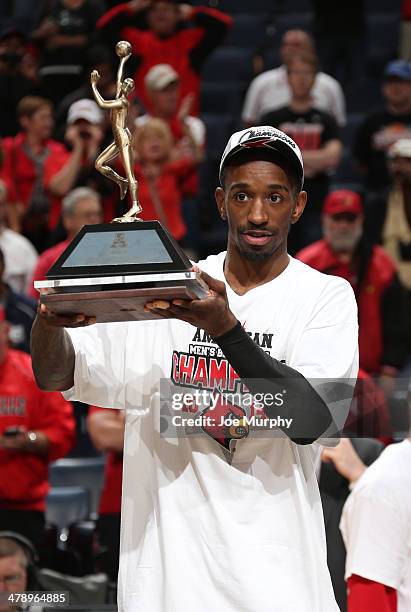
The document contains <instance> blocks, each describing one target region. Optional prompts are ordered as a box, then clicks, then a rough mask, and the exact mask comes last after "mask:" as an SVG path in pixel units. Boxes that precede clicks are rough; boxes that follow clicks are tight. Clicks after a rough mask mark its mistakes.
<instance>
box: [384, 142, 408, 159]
mask: <svg viewBox="0 0 411 612" xmlns="http://www.w3.org/2000/svg"><path fill="white" fill-rule="evenodd" d="M388 157H389V158H391V159H392V158H394V157H411V138H400V139H399V140H397V142H394V144H393V145H391V147H390V148H389V150H388Z"/></svg>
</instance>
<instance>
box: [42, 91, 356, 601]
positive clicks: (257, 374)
mask: <svg viewBox="0 0 411 612" xmlns="http://www.w3.org/2000/svg"><path fill="white" fill-rule="evenodd" d="M121 95H123V94H120V96H119V99H120V98H121ZM112 108H114V107H112ZM116 108H117V107H116ZM122 125H123V127H124V123H123V124H122ZM115 138H116V137H115ZM119 142H120V141H116V140H115V143H116V147H118V148H119V144H118V143H119ZM120 144H121V143H120ZM112 151H113V153H114V151H115V148H113V149H112ZM107 159H108V157H107V156H106V157H105V161H107ZM126 175H127V176H128V174H127V171H126ZM111 178H113V177H111ZM303 180H304V172H303V163H302V158H301V153H300V151H299V149H298V147H297V145H296V144H295V143H294V142H293V141H292V140H291V139H290V138H288V136H286V135H285V134H283V133H282V132H280V131H279V130H276V129H274V128H271V127H268V126H262V127H261V126H260V127H255V128H250V129H247V130H243V131H241V132H237V133H235V134H233V135H232V136H231V138H230V140H229V142H228V144H227V147H226V149H225V151H224V153H223V155H222V159H221V165H220V183H221V184H220V186H219V187H218V188H217V189H216V202H217V206H218V210H219V213H220V215H221V217H222V218H223V219H224V220H225V221H226V222H227V224H228V242H227V251H226V252H223V253H220V254H218V255H211V256H209V257H208V258H207V259H206V260H204V261H201V262H199V264H198V268H195V270H194V272H193V273H195V274H196V275H197V276H199V277H200V278H201V280H202V282H205V283H206V284H207V286H208V289H207V291H206V292H204V294H203V295H201V296H200V297H195V298H192V299H189V298H188V297H173V296H171V297H170V298H169V299H165V298H164V296H162V295H156V294H155V292H156V287H153V288H151V289H150V293H147V294H146V298H145V306H144V312H145V313H146V314H147V315H149V316H150V318H151V319H152V320H147V321H144V320H139V321H137V322H136V321H127V320H123V321H122V322H114V323H113V322H107V323H98V324H95V322H96V316H95V315H93V312H92V311H91V310H89V313H88V314H85V313H84V312H82V311H81V310H73V311H71V312H61V311H60V312H57V311H53V310H52V309H51V308H49V307H48V306H47V305H46V303H42V304H41V306H40V307H39V311H38V315H37V319H36V321H35V324H34V326H33V331H32V355H33V369H34V372H35V376H36V380H37V383H38V385H39V386H40V387H41V388H43V389H47V390H60V391H62V392H63V393H64V396H65V397H66V399H72V400H74V399H75V400H81V401H83V402H85V403H89V404H94V405H98V406H105V407H112V408H124V409H125V411H126V428H125V446H124V480H123V497H122V529H121V552H120V571H119V590H118V592H119V610H121V611H122V612H123V611H130V612H135V611H136V610H143V611H144V612H174V611H177V610H185V609H190V610H191V611H192V612H210V610H215V611H220V610H221V611H222V610H224V612H238V610H244V611H245V612H273V611H276V612H277V611H278V612H284V611H285V610H298V611H299V612H331V611H335V612H337V611H338V606H337V604H336V602H335V599H334V595H333V590H332V585H331V580H330V576H329V573H328V569H327V564H326V545H325V533H324V525H323V517H322V509H321V502H320V496H319V491H318V485H317V480H316V476H315V464H316V462H317V461H318V460H319V456H320V452H321V445H324V444H333V443H334V444H335V441H334V442H329V441H327V440H325V438H327V439H328V438H330V436H332V435H334V436H338V430H339V429H340V428H341V427H342V424H343V422H344V420H345V417H346V413H347V411H348V404H349V402H348V404H347V402H345V404H347V405H346V406H343V404H344V402H335V401H334V402H332V401H328V400H327V398H324V395H326V394H324V393H322V392H321V390H320V388H319V387H318V386H317V387H318V388H317V387H316V385H315V380H318V379H332V380H333V381H336V383H339V382H341V381H345V382H346V385H348V387H349V392H348V396H349V395H350V393H351V387H352V385H353V383H354V380H353V379H355V377H356V375H357V369H358V354H357V353H358V352H357V314H356V304H355V298H354V295H353V292H352V289H351V287H350V285H349V284H348V283H347V282H346V281H344V280H343V279H337V278H335V277H332V276H325V275H322V274H320V273H318V272H317V271H315V270H313V269H311V268H309V267H307V266H305V265H304V264H302V263H301V262H298V261H297V260H295V259H293V258H291V257H290V256H289V255H288V254H287V236H288V232H289V230H290V226H291V225H292V224H294V223H296V222H297V221H298V219H299V217H300V216H301V215H302V213H303V210H304V207H305V205H306V199H307V194H306V192H305V191H302V185H303ZM133 206H134V200H133ZM148 223H151V222H148ZM128 225H133V226H137V227H138V226H144V222H139V223H133V224H128ZM143 290H144V289H142V291H143ZM79 304H80V302H79ZM111 320H112V319H111ZM313 381H314V382H313ZM245 383H246V385H245ZM315 387H316V388H315ZM334 388H335V385H334V386H333V389H334ZM236 389H241V390H242V392H241V393H240V398H239V399H238V400H237V402H233V400H232V399H231V396H230V401H228V398H229V395H230V393H229V392H230V391H233V390H236ZM316 389H317V390H316ZM187 390H189V391H190V393H191V397H193V395H196V393H197V392H201V394H202V398H203V399H201V401H198V403H191V404H190V405H188V404H187V406H188V408H187V407H186V411H184V409H183V410H182V411H181V413H180V417H184V416H187V415H188V416H190V417H201V418H202V419H203V420H204V421H205V420H206V419H207V426H200V427H197V428H194V430H193V427H191V425H190V423H188V424H187V425H182V426H180V425H178V424H177V423H181V422H183V421H184V419H183V418H180V420H179V421H177V420H175V418H174V415H173V413H174V411H175V410H176V409H175V406H176V399H177V398H178V399H179V400H181V398H184V397H185V395H186V394H187ZM247 393H248V395H250V394H251V397H252V398H254V400H255V397H256V395H259V397H260V407H259V408H258V407H257V404H256V403H254V404H251V405H248V407H247V406H246V403H245V402H243V398H244V397H245V395H247ZM237 395H238V394H237ZM331 395H332V394H331ZM334 395H335V394H334ZM274 396H276V397H279V396H281V397H279V402H278V404H277V405H273V403H272V398H273V397H274ZM348 396H347V397H346V398H345V399H348V400H349V397H348ZM196 397H197V396H196ZM270 398H271V400H270ZM254 400H253V401H254ZM183 403H184V402H183ZM258 410H259V412H260V413H261V414H262V415H263V416H266V417H273V419H271V420H270V419H262V422H264V423H267V422H268V421H270V422H271V421H272V420H274V417H275V418H276V419H277V422H278V423H280V425H279V427H277V428H275V430H272V429H270V427H269V426H267V425H261V426H260V427H258V426H256V427H254V429H253V430H251V429H250V428H249V426H248V425H247V426H245V423H246V422H249V421H251V416H250V415H251V414H254V415H255V414H256V413H257V411H258ZM170 414H172V415H173V416H172V418H171V419H170V418H168V417H169V415H170ZM277 417H278V418H277ZM191 420H192V421H194V418H193V419H191ZM285 421H286V422H287V425H284V422H285ZM170 423H171V424H172V425H173V426H171V425H170ZM233 423H234V427H233ZM177 430H178V431H177ZM257 430H258V431H257Z"/></svg>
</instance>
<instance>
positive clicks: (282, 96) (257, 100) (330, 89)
mask: <svg viewBox="0 0 411 612" xmlns="http://www.w3.org/2000/svg"><path fill="white" fill-rule="evenodd" d="M311 94H312V98H313V106H314V107H315V108H319V109H320V110H323V111H326V112H327V113H329V114H330V115H331V116H332V117H334V118H335V120H336V122H337V124H338V125H339V126H340V127H341V126H344V125H345V124H346V114H345V99H344V94H343V90H342V88H341V85H340V84H339V82H338V81H337V80H336V79H334V78H333V77H332V76H330V75H329V74H325V73H324V72H318V74H317V76H316V79H315V82H314V87H313V89H312V92H311ZM290 98H291V92H290V87H289V85H288V79H287V70H286V68H285V66H280V67H279V68H274V69H273V70H267V71H266V72H263V73H262V74H259V75H258V76H257V77H255V79H253V80H252V81H251V84H250V87H249V88H248V91H247V94H246V97H245V102H244V107H243V112H242V119H243V121H244V122H245V123H251V124H254V125H255V124H258V122H259V121H260V120H261V118H262V116H263V115H264V114H265V113H268V112H269V111H272V110H275V109H277V108H281V107H282V106H287V104H288V103H289V101H290Z"/></svg>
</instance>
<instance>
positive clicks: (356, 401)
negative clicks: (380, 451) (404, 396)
mask: <svg viewBox="0 0 411 612" xmlns="http://www.w3.org/2000/svg"><path fill="white" fill-rule="evenodd" d="M344 434H345V435H347V436H352V437H354V438H357V437H358V438H364V437H365V438H378V439H379V440H380V442H382V443H383V444H385V445H387V444H390V443H391V442H392V427H391V419H390V411H389V408H388V405H387V401H386V399H385V395H384V392H383V391H382V389H380V387H378V385H377V384H376V383H375V382H374V379H373V378H372V377H371V376H369V375H368V374H367V373H366V372H364V370H361V368H360V369H359V371H358V377H357V383H356V385H355V390H354V398H353V401H352V403H351V407H350V412H349V414H348V417H347V420H346V422H345V424H344Z"/></svg>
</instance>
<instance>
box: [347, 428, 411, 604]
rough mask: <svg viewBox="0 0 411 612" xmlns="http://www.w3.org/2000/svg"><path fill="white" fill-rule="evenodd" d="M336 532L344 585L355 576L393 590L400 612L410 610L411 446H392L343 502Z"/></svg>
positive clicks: (406, 442) (407, 443) (401, 444)
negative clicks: (341, 546) (342, 551)
mask: <svg viewBox="0 0 411 612" xmlns="http://www.w3.org/2000/svg"><path fill="white" fill-rule="evenodd" d="M340 529H341V532H342V535H343V538H344V542H345V546H346V548H347V559H346V565H345V578H346V580H347V579H348V578H349V577H350V576H351V575H352V574H357V575H358V576H362V577H363V578H367V579H368V580H374V581H375V582H380V583H381V584H385V585H386V586H389V587H392V588H394V589H396V590H397V602H398V612H409V611H410V610H411V442H410V441H409V440H404V441H403V442H401V443H399V444H391V445H390V446H388V447H387V448H386V449H385V450H384V452H383V453H381V455H380V456H379V457H378V459H377V460H376V461H374V463H373V464H372V465H371V466H370V467H369V468H367V470H366V471H365V472H364V474H363V475H362V476H361V478H360V479H359V480H358V481H357V482H356V484H355V486H354V488H353V490H352V492H351V494H350V496H349V497H348V499H347V501H346V502H345V505H344V509H343V513H342V517H341V523H340Z"/></svg>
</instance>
